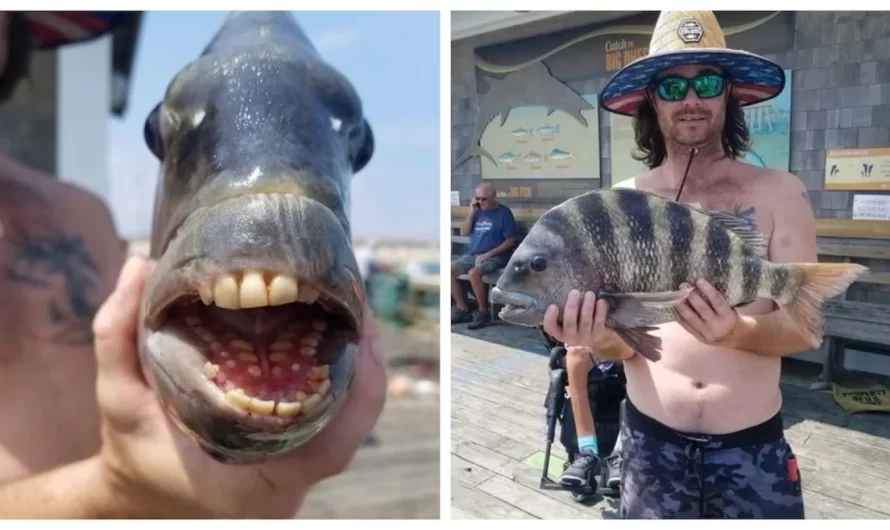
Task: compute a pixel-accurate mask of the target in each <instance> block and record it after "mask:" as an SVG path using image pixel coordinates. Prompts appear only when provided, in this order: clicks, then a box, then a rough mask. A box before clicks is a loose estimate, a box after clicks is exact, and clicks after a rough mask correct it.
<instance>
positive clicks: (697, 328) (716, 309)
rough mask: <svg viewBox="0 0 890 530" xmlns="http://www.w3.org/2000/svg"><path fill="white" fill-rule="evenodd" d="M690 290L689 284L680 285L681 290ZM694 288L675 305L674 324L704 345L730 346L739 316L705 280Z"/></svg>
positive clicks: (700, 281)
mask: <svg viewBox="0 0 890 530" xmlns="http://www.w3.org/2000/svg"><path fill="white" fill-rule="evenodd" d="M692 287H693V286H692V285H689V284H688V283H684V284H682V285H681V286H680V288H681V289H689V288H692ZM695 287H697V289H695V290H693V291H692V292H691V293H689V296H688V297H687V298H686V300H684V301H683V302H682V303H680V304H678V305H677V306H676V307H677V313H678V314H679V316H680V318H679V319H678V320H677V322H678V323H679V324H680V325H681V326H683V329H685V330H686V331H688V332H689V333H690V334H691V335H692V336H693V337H695V338H696V339H697V340H698V341H699V342H701V343H703V344H709V345H711V346H725V347H733V345H732V340H733V338H734V337H735V334H736V330H737V329H738V327H739V322H740V321H741V316H740V315H739V314H738V312H737V311H736V309H735V308H733V307H730V305H729V303H728V302H727V301H726V298H725V297H724V296H723V295H722V294H720V293H719V292H718V291H717V289H715V288H714V286H713V285H711V284H710V283H709V282H708V281H707V280H699V281H698V282H696V285H695Z"/></svg>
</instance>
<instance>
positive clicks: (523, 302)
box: [489, 286, 537, 320]
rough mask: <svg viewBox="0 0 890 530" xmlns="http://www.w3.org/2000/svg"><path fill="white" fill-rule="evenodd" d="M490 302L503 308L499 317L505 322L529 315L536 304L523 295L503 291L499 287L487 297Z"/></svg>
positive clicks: (494, 288)
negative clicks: (512, 318)
mask: <svg viewBox="0 0 890 530" xmlns="http://www.w3.org/2000/svg"><path fill="white" fill-rule="evenodd" d="M489 296H490V298H491V301H492V302H494V303H496V304H501V305H503V306H505V307H504V308H503V309H501V312H500V316H501V318H504V319H505V320H506V319H508V318H511V317H517V316H521V315H526V314H530V313H531V312H532V311H534V309H535V306H536V304H537V302H536V300H535V299H534V298H533V297H531V296H529V295H527V294H524V293H520V292H516V291H505V290H503V289H501V288H500V287H497V286H495V287H493V288H492V289H491V294H490V295H489Z"/></svg>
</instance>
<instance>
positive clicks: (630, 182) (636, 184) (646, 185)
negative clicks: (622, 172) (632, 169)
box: [612, 169, 657, 191]
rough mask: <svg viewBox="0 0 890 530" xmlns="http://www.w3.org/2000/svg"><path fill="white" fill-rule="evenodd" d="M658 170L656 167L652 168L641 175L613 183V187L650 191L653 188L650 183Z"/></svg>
mask: <svg viewBox="0 0 890 530" xmlns="http://www.w3.org/2000/svg"><path fill="white" fill-rule="evenodd" d="M656 171H657V170H656V169H651V170H649V171H647V172H645V173H641V174H639V175H636V176H633V177H630V178H627V179H624V180H622V181H621V182H618V183H616V184H613V185H612V187H613V188H623V189H630V190H641V191H649V190H650V188H651V186H650V184H651V182H652V179H653V177H654V176H655V173H656Z"/></svg>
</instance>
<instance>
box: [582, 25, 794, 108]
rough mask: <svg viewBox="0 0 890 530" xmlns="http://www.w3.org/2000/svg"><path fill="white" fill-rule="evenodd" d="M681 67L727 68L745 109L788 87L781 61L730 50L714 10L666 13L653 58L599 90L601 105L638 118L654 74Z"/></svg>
mask: <svg viewBox="0 0 890 530" xmlns="http://www.w3.org/2000/svg"><path fill="white" fill-rule="evenodd" d="M681 64H708V65H713V66H717V67H720V68H722V69H723V71H724V72H725V74H726V76H727V79H728V80H729V81H730V82H731V83H732V94H733V96H734V97H735V98H736V99H738V100H739V102H740V103H741V105H742V106H747V105H753V104H755V103H760V102H762V101H768V100H770V99H772V98H774V97H776V96H778V95H779V94H780V93H781V92H782V89H783V88H784V87H785V71H784V70H783V69H782V67H780V66H779V65H777V64H776V63H774V62H772V61H770V60H769V59H766V58H764V57H761V56H759V55H755V54H753V53H749V52H746V51H742V50H732V49H729V48H727V47H726V37H725V36H724V35H723V30H722V29H720V24H719V23H718V22H717V17H716V16H714V12H713V11H662V12H661V14H660V15H659V17H658V21H657V22H656V23H655V30H654V31H653V33H652V39H651V41H650V43H649V54H648V55H646V56H645V57H641V58H639V59H637V60H636V61H634V62H632V63H630V64H628V65H627V66H625V67H624V68H622V69H621V70H619V71H618V72H617V73H616V74H615V75H614V76H612V78H611V79H610V80H609V81H608V82H607V83H606V86H605V87H603V89H602V90H601V91H600V95H599V103H600V107H602V108H603V109H605V110H608V111H610V112H614V113H616V114H623V115H625V116H633V114H634V112H635V111H636V110H637V107H638V106H639V105H640V103H641V102H642V101H643V100H644V98H645V97H646V93H645V91H646V87H647V86H648V85H649V83H651V81H652V80H653V79H654V77H655V75H656V74H657V73H658V72H660V71H662V70H666V69H668V68H672V67H674V66H678V65H681Z"/></svg>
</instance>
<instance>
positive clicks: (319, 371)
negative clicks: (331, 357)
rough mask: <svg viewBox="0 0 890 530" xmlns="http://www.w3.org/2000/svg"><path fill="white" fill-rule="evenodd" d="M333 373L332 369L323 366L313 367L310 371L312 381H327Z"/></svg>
mask: <svg viewBox="0 0 890 530" xmlns="http://www.w3.org/2000/svg"><path fill="white" fill-rule="evenodd" d="M330 373H331V367H330V366H328V365H326V364H323V365H321V366H313V367H312V368H310V369H309V378H310V379H325V378H327V376H328V375H330Z"/></svg>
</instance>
